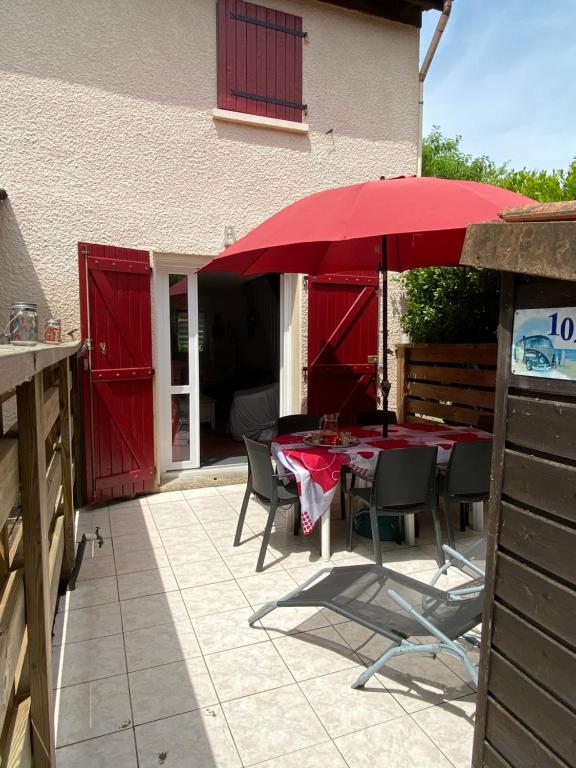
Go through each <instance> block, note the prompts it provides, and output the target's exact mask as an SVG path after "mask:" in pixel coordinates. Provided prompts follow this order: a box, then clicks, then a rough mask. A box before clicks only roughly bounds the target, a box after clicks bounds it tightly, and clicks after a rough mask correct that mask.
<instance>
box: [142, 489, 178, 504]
mask: <svg viewBox="0 0 576 768" xmlns="http://www.w3.org/2000/svg"><path fill="white" fill-rule="evenodd" d="M146 498H147V500H148V504H149V505H150V507H154V506H156V505H157V504H168V503H169V502H172V501H184V494H183V493H182V491H164V492H163V493H151V494H150V495H149V496H147V497H146Z"/></svg>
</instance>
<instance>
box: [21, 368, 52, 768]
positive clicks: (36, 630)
mask: <svg viewBox="0 0 576 768" xmlns="http://www.w3.org/2000/svg"><path fill="white" fill-rule="evenodd" d="M16 396H17V402H18V449H19V458H20V461H19V463H20V484H21V494H22V527H23V532H22V536H23V546H24V552H25V557H24V580H25V584H26V621H27V625H28V654H29V664H30V697H31V709H30V719H31V726H32V751H33V755H34V758H33V759H34V766H35V768H53V767H54V766H55V765H56V756H55V744H54V742H55V739H54V719H53V709H52V650H51V628H52V611H51V607H50V575H49V567H48V556H49V549H48V543H49V539H48V534H49V531H48V512H47V488H46V454H45V447H44V388H43V376H42V373H37V374H35V375H34V377H33V378H32V379H31V380H30V381H27V382H25V383H24V384H20V386H19V387H18V388H17V391H16Z"/></svg>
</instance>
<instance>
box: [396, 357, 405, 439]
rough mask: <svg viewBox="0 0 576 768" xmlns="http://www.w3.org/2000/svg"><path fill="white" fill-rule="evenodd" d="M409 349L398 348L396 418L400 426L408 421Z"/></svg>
mask: <svg viewBox="0 0 576 768" xmlns="http://www.w3.org/2000/svg"><path fill="white" fill-rule="evenodd" d="M407 351H408V348H407V347H405V346H403V345H400V344H399V345H397V346H396V418H397V419H398V424H402V423H404V421H406V372H407V366H406V353H407Z"/></svg>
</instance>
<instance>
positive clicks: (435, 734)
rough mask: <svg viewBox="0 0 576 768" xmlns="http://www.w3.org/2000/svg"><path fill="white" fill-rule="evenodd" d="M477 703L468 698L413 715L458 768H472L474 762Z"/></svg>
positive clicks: (429, 708)
mask: <svg viewBox="0 0 576 768" xmlns="http://www.w3.org/2000/svg"><path fill="white" fill-rule="evenodd" d="M475 699H476V697H475V696H466V698H464V699H458V700H457V701H450V702H448V703H445V704H440V706H438V707H428V709H423V710H422V711H421V712H416V713H415V714H413V715H412V717H413V719H414V720H415V721H416V722H417V723H418V725H419V726H420V728H422V730H423V731H424V732H425V733H426V734H427V735H428V736H429V737H430V738H431V739H432V741H433V742H434V743H435V744H436V745H437V746H438V748H439V749H441V750H442V752H443V754H445V755H446V757H447V758H448V759H449V760H450V762H451V763H453V764H454V765H455V766H457V768H469V766H470V765H471V762H472V742H473V740H474V714H475V711H476V703H475Z"/></svg>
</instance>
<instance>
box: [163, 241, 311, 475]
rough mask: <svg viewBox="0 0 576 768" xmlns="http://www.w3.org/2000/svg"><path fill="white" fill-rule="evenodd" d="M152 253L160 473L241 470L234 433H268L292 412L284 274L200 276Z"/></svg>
mask: <svg viewBox="0 0 576 768" xmlns="http://www.w3.org/2000/svg"><path fill="white" fill-rule="evenodd" d="M206 261H207V260H206V259H205V258H200V257H193V256H184V255H179V254H155V255H154V264H155V269H154V314H155V334H154V360H155V370H156V388H155V414H156V431H157V435H158V442H157V455H158V467H159V474H160V475H162V473H165V472H174V471H181V470H191V469H204V468H206V469H212V468H214V469H227V468H232V467H234V466H238V465H245V464H246V457H245V450H244V444H243V441H242V435H243V434H247V435H249V436H253V437H262V438H265V437H271V436H272V431H273V429H274V427H275V422H276V419H277V418H278V415H279V412H281V413H282V414H284V413H285V412H291V409H292V403H291V398H292V386H293V384H292V374H293V368H294V365H293V359H292V358H293V356H294V355H295V354H297V349H296V348H295V347H294V348H293V340H292V336H293V332H292V316H293V312H294V307H295V301H296V285H295V281H294V280H293V279H292V276H290V275H286V276H279V275H257V276H248V277H246V276H238V275H233V274H229V273H219V272H201V273H199V272H198V270H199V268H200V267H201V266H203V265H204V264H205V263H206Z"/></svg>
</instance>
